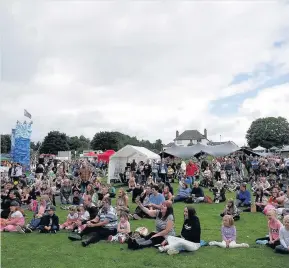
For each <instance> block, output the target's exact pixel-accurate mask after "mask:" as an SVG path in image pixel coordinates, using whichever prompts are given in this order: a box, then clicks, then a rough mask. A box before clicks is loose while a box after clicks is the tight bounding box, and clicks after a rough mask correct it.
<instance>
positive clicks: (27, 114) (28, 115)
mask: <svg viewBox="0 0 289 268" xmlns="http://www.w3.org/2000/svg"><path fill="white" fill-rule="evenodd" d="M24 116H26V117H28V118H30V119H31V117H32V116H31V114H30V113H28V112H27V110H25V109H24Z"/></svg>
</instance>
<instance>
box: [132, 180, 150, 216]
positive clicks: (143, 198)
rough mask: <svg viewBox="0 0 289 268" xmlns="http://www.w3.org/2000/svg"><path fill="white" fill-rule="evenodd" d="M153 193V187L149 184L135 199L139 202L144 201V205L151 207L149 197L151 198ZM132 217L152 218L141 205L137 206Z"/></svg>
mask: <svg viewBox="0 0 289 268" xmlns="http://www.w3.org/2000/svg"><path fill="white" fill-rule="evenodd" d="M136 189H137V188H136ZM151 194H152V189H151V187H150V186H148V185H147V186H146V188H145V190H144V191H143V192H142V193H141V195H140V196H138V197H137V198H136V199H135V202H136V203H137V204H138V203H139V202H140V203H142V205H143V206H144V207H147V208H149V209H151V207H149V204H150V201H149V199H150V196H151ZM132 218H133V219H134V220H141V219H142V218H150V217H149V216H148V215H147V214H146V213H144V212H143V210H142V209H141V208H140V207H139V206H137V207H136V209H135V211H134V213H133V215H132Z"/></svg>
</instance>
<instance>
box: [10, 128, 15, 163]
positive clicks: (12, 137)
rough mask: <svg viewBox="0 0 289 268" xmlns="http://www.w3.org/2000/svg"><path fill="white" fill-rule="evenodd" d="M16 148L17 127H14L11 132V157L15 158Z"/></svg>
mask: <svg viewBox="0 0 289 268" xmlns="http://www.w3.org/2000/svg"><path fill="white" fill-rule="evenodd" d="M14 148H15V128H13V129H12V133H11V151H10V156H11V159H13V153H14Z"/></svg>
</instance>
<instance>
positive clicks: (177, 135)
mask: <svg viewBox="0 0 289 268" xmlns="http://www.w3.org/2000/svg"><path fill="white" fill-rule="evenodd" d="M178 137H179V131H178V130H177V131H176V138H178Z"/></svg>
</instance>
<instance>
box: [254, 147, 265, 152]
mask: <svg viewBox="0 0 289 268" xmlns="http://www.w3.org/2000/svg"><path fill="white" fill-rule="evenodd" d="M253 152H256V153H265V152H266V148H264V147H262V146H258V147H256V148H254V149H253Z"/></svg>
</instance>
